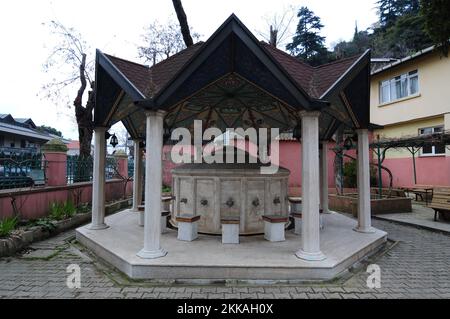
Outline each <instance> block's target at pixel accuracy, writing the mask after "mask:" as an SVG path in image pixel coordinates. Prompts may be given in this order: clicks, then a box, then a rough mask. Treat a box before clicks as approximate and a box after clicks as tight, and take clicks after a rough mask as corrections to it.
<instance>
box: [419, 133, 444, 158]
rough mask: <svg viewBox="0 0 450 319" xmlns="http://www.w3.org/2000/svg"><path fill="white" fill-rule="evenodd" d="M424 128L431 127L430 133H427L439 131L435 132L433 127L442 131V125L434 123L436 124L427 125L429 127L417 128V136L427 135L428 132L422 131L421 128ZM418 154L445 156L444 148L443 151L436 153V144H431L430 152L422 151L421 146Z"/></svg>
mask: <svg viewBox="0 0 450 319" xmlns="http://www.w3.org/2000/svg"><path fill="white" fill-rule="evenodd" d="M426 129H431V133H428V134H435V133H440V132H435V129H441V132H444V125H436V126H429V127H422V128H419V136H421V135H428V134H424V133H422V130H426ZM420 156H424V157H426V156H445V150H444V152H443V153H436V146H434V145H433V146H431V153H424V152H423V148H422V149H421V150H420Z"/></svg>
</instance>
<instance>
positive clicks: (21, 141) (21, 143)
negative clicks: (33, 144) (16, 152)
mask: <svg viewBox="0 0 450 319" xmlns="http://www.w3.org/2000/svg"><path fill="white" fill-rule="evenodd" d="M20 147H21V148H26V147H27V142H26V141H25V140H20Z"/></svg>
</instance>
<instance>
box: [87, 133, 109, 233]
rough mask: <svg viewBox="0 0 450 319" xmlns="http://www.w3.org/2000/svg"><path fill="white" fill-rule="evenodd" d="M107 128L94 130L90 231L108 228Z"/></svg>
mask: <svg viewBox="0 0 450 319" xmlns="http://www.w3.org/2000/svg"><path fill="white" fill-rule="evenodd" d="M107 130H108V128H107V127H96V128H94V167H93V176H92V223H91V225H90V226H89V229H93V230H100V229H105V228H108V226H107V225H106V224H105V162H106V138H105V133H106V131H107Z"/></svg>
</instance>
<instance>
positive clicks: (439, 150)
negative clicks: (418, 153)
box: [419, 126, 445, 155]
mask: <svg viewBox="0 0 450 319" xmlns="http://www.w3.org/2000/svg"><path fill="white" fill-rule="evenodd" d="M442 132H444V127H443V126H436V127H425V128H421V129H419V135H429V134H437V133H442ZM442 154H445V145H437V146H434V145H427V146H424V147H422V155H442Z"/></svg>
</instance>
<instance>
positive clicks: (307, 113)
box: [298, 111, 321, 117]
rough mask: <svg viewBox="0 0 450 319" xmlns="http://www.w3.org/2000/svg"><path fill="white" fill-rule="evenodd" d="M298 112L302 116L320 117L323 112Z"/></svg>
mask: <svg viewBox="0 0 450 319" xmlns="http://www.w3.org/2000/svg"><path fill="white" fill-rule="evenodd" d="M298 114H299V115H300V117H319V116H320V114H321V113H320V112H319V111H300V112H299V113H298Z"/></svg>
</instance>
